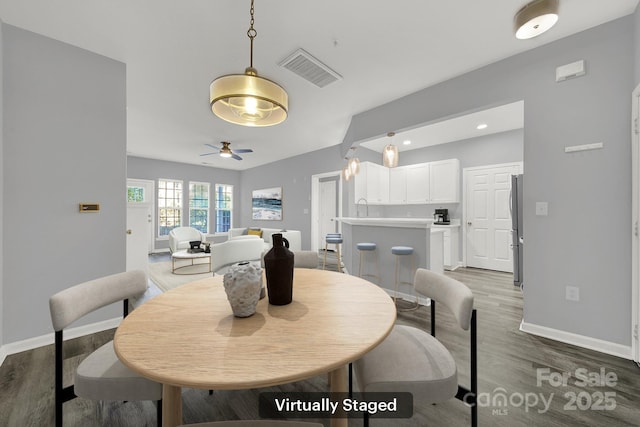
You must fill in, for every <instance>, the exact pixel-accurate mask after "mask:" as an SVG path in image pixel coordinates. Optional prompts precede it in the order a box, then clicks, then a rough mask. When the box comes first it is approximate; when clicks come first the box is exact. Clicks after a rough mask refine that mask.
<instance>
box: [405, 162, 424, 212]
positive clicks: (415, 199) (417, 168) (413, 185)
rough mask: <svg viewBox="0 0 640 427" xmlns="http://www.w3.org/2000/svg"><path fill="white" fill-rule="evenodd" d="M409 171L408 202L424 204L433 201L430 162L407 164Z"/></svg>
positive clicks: (406, 167)
mask: <svg viewBox="0 0 640 427" xmlns="http://www.w3.org/2000/svg"><path fill="white" fill-rule="evenodd" d="M404 168H405V169H406V171H407V202H406V203H408V204H423V203H429V202H430V201H431V188H430V187H431V184H430V182H431V177H430V174H429V170H430V168H431V164H430V163H418V164H415V165H410V166H405V167H404Z"/></svg>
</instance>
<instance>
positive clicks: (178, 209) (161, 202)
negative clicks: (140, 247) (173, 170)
mask: <svg viewBox="0 0 640 427" xmlns="http://www.w3.org/2000/svg"><path fill="white" fill-rule="evenodd" d="M158 216H159V218H158V236H168V235H169V232H170V231H171V230H172V229H174V228H176V227H180V225H181V224H182V181H172V180H169V179H159V180H158Z"/></svg>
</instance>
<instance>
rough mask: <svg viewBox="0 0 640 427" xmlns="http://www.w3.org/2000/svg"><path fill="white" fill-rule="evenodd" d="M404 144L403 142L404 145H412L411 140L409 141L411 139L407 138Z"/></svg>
mask: <svg viewBox="0 0 640 427" xmlns="http://www.w3.org/2000/svg"><path fill="white" fill-rule="evenodd" d="M402 144H403V145H411V141H409V140H408V139H407V140H406V141H404V142H403V143H402Z"/></svg>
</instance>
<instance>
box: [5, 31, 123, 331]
mask: <svg viewBox="0 0 640 427" xmlns="http://www.w3.org/2000/svg"><path fill="white" fill-rule="evenodd" d="M2 30H3V57H4V58H3V65H4V69H3V73H4V80H3V89H4V92H3V102H4V139H3V150H4V152H3V156H2V161H3V163H4V165H3V168H4V181H3V188H2V193H3V196H4V200H3V208H4V209H3V239H2V244H3V253H4V257H3V263H4V270H3V279H2V282H3V295H2V297H3V299H2V304H3V315H4V319H3V327H4V330H3V341H4V342H14V341H20V340H23V339H26V338H32V337H37V336H40V335H44V334H47V333H50V332H52V328H51V318H50V315H49V301H48V299H49V296H50V295H52V294H54V293H56V292H58V291H60V290H62V289H64V288H67V287H69V286H71V285H74V284H77V283H80V282H83V281H86V280H89V279H93V278H96V277H100V276H104V275H108V274H112V273H117V272H121V271H124V269H125V251H124V250H123V248H124V247H125V226H126V218H125V217H126V214H125V213H126V204H125V203H126V197H125V189H126V186H125V177H126V173H125V172H126V170H125V163H126V151H125V150H126V147H125V146H126V110H125V102H126V94H125V87H126V85H125V83H126V75H125V74H126V73H125V66H124V64H122V63H120V62H116V61H113V60H110V59H107V58H105V57H102V56H99V55H96V54H94V53H90V52H88V51H85V50H82V49H78V48H76V47H73V46H70V45H67V44H63V43H61V42H58V41H55V40H52V39H49V38H45V37H42V36H39V35H37V34H34V33H31V32H28V31H25V30H21V29H18V28H15V27H12V26H10V25H2ZM80 202H97V203H100V207H101V211H100V212H99V213H79V209H78V204H79V203H80ZM120 313H121V306H116V305H114V306H111V307H108V308H107V309H104V310H101V311H100V312H99V313H96V314H94V315H91V316H88V317H87V318H86V319H85V320H84V321H83V322H82V323H91V322H95V321H98V320H105V319H109V318H113V317H116V316H118V315H119V314H120Z"/></svg>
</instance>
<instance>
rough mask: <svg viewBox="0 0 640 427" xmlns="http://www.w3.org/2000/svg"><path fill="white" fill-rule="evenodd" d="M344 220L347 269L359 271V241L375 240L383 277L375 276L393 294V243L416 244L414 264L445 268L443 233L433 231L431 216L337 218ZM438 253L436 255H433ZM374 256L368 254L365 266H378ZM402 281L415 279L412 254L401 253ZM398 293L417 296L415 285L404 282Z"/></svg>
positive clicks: (414, 246)
mask: <svg viewBox="0 0 640 427" xmlns="http://www.w3.org/2000/svg"><path fill="white" fill-rule="evenodd" d="M336 220H337V221H340V222H341V223H342V234H343V245H342V256H343V261H344V264H345V267H346V268H347V271H349V272H350V273H351V274H354V275H357V274H358V269H359V260H360V257H359V252H358V249H357V248H356V245H357V244H358V243H361V242H371V243H375V244H376V246H377V250H376V254H375V255H376V256H377V257H378V261H379V263H380V279H379V280H376V279H372V281H373V282H375V283H378V284H379V285H380V286H381V287H383V288H385V289H386V290H387V292H389V293H390V294H391V295H393V294H394V275H395V262H396V256H395V255H392V254H391V247H393V246H410V247H412V248H413V255H412V256H413V261H414V268H428V269H433V270H434V271H438V272H442V261H441V260H442V253H443V246H442V245H443V243H442V233H435V235H432V233H431V231H432V229H431V226H432V224H433V219H431V218H407V217H405V218H369V217H363V218H360V217H341V218H336ZM432 255H435V256H432ZM372 258H373V257H370V256H368V257H366V259H367V261H366V262H367V263H366V265H365V269H366V270H367V271H372V269H375V267H373V265H371V259H372ZM400 258H401V259H400V262H401V268H400V281H401V282H413V273H410V271H409V269H410V266H411V260H410V257H409V256H402V257H400ZM398 296H399V297H402V298H405V299H410V300H414V299H415V296H414V291H413V287H412V286H409V285H407V284H402V285H400V287H399V295H398Z"/></svg>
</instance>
